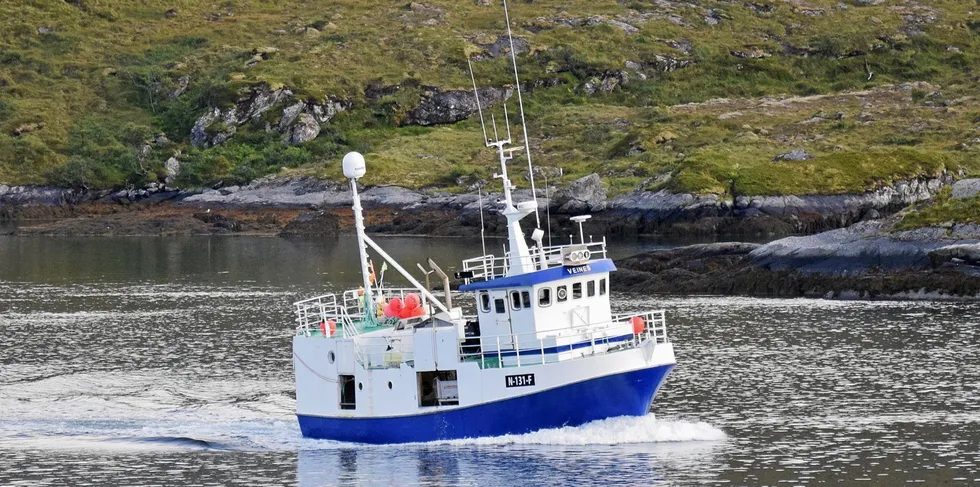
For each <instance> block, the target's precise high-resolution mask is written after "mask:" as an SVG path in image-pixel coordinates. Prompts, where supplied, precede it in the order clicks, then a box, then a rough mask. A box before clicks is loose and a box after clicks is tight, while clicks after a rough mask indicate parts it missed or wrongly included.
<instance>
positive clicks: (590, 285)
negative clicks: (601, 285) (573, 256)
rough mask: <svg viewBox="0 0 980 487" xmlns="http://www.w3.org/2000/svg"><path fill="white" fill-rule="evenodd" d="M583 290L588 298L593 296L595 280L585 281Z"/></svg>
mask: <svg viewBox="0 0 980 487" xmlns="http://www.w3.org/2000/svg"><path fill="white" fill-rule="evenodd" d="M585 292H586V293H587V294H588V296H589V297H590V298H591V297H592V296H595V281H589V282H587V283H586V286H585Z"/></svg>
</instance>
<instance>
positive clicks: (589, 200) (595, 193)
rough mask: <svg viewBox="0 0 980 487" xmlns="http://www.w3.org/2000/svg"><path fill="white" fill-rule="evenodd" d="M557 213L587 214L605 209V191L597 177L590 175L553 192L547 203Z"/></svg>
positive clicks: (596, 175) (593, 174)
mask: <svg viewBox="0 0 980 487" xmlns="http://www.w3.org/2000/svg"><path fill="white" fill-rule="evenodd" d="M549 203H550V204H551V207H552V208H555V210H556V211H557V212H559V213H571V214H578V213H588V212H593V211H602V210H605V209H606V190H604V189H602V180H600V179H599V175H598V174H595V173H592V174H589V175H588V176H585V177H583V178H580V179H577V180H576V181H574V182H573V183H572V184H570V185H569V186H568V187H566V188H562V189H559V190H558V191H556V192H555V194H554V196H553V197H552V200H551V201H550V202H549Z"/></svg>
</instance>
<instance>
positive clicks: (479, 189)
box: [209, 184, 487, 255]
mask: <svg viewBox="0 0 980 487" xmlns="http://www.w3.org/2000/svg"><path fill="white" fill-rule="evenodd" d="M476 191H477V194H478V195H480V242H481V243H482V244H483V255H487V236H486V230H485V228H486V227H484V226H483V185H482V184H480V185H478V186H477V187H476ZM209 245H210V244H209Z"/></svg>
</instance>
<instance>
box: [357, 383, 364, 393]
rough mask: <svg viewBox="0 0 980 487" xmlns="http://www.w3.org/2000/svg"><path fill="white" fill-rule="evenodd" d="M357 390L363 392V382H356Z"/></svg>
mask: <svg viewBox="0 0 980 487" xmlns="http://www.w3.org/2000/svg"><path fill="white" fill-rule="evenodd" d="M357 390H359V391H363V390H364V383H363V382H358V383H357Z"/></svg>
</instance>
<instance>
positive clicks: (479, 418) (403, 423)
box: [297, 364, 674, 443]
mask: <svg viewBox="0 0 980 487" xmlns="http://www.w3.org/2000/svg"><path fill="white" fill-rule="evenodd" d="M673 368H674V366H673V364H671V365H662V366H658V367H651V368H649V369H642V370H636V371H632V372H625V373H622V374H616V375H610V376H606V377H599V378H596V379H590V380H586V381H582V382H577V383H574V384H569V385H566V386H562V387H558V388H555V389H549V390H546V391H542V392H538V393H534V394H528V395H526V396H520V397H514V398H510V399H505V400H501V401H496V402H492V403H487V404H480V405H476V406H469V407H464V408H458V409H451V410H443V411H438V412H433V413H427V414H419V415H414V416H400V417H388V418H326V417H322V416H307V415H302V414H298V415H297V417H298V419H299V427H300V430H301V431H302V432H303V436H305V437H308V438H320V439H330V440H337V441H346V442H355V443H409V442H424V441H435V440H451V439H459V438H477V437H483V436H501V435H507V434H523V433H528V432H531V431H536V430H540V429H547V428H560V427H562V426H578V425H581V424H585V423H588V422H589V421H595V420H599V419H605V418H612V417H616V416H643V415H645V414H647V412H649V410H650V404H651V403H652V402H653V396H654V394H656V392H657V389H658V388H660V385H661V384H662V383H663V381H664V379H665V378H666V377H667V374H668V373H669V372H670V370H671V369H673Z"/></svg>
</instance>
